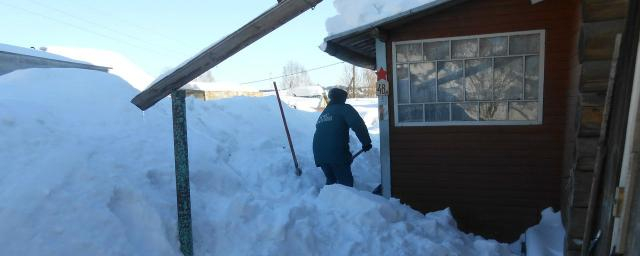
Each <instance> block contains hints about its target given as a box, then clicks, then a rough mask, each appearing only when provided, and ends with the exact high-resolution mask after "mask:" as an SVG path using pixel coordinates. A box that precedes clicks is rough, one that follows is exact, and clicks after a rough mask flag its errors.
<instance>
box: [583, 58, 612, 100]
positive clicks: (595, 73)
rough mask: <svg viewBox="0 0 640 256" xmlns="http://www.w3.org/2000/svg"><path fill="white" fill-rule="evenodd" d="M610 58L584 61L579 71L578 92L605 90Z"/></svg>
mask: <svg viewBox="0 0 640 256" xmlns="http://www.w3.org/2000/svg"><path fill="white" fill-rule="evenodd" d="M610 67H611V60H601V61H584V62H583V63H582V71H581V73H580V92H583V93H584V92H606V91H607V86H608V85H609V70H610V69H611V68H610Z"/></svg>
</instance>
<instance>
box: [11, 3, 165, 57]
mask: <svg viewBox="0 0 640 256" xmlns="http://www.w3.org/2000/svg"><path fill="white" fill-rule="evenodd" d="M0 4H1V5H4V6H8V7H10V8H13V9H17V10H21V11H23V12H26V13H29V14H32V15H36V16H39V17H42V18H45V19H49V20H53V21H56V22H59V23H62V24H65V25H67V26H70V27H73V28H75V29H78V30H81V31H84V32H87V33H90V34H94V35H97V36H100V37H104V38H106V39H109V40H113V41H116V42H119V43H122V44H127V45H129V46H132V47H135V48H139V49H143V50H145V53H149V52H146V51H154V52H156V53H158V54H166V52H160V51H156V50H154V49H151V48H146V47H143V46H140V45H136V44H132V43H129V42H127V41H122V40H118V39H116V38H113V37H111V36H109V35H105V34H102V33H98V32H95V31H91V30H88V29H86V28H84V27H81V26H78V25H75V24H73V23H70V22H66V21H64V20H61V19H57V18H53V17H50V16H47V15H44V14H41V13H38V12H34V11H31V10H28V9H25V8H22V7H18V6H15V5H11V4H8V3H5V2H0Z"/></svg>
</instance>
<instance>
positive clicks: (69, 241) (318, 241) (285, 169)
mask: <svg viewBox="0 0 640 256" xmlns="http://www.w3.org/2000/svg"><path fill="white" fill-rule="evenodd" d="M137 92H138V91H137V90H136V89H134V88H132V87H131V86H130V85H129V84H127V83H126V82H125V81H124V80H122V79H121V78H118V77H116V76H113V75H110V74H106V73H102V72H96V71H90V70H76V69H30V70H21V71H16V72H13V73H10V74H7V75H4V76H0V134H2V136H0V147H1V148H2V149H3V150H1V151H0V161H2V163H3V168H2V171H1V172H0V219H2V220H3V221H2V222H0V255H179V249H178V248H179V245H178V242H177V239H176V237H177V231H176V222H177V220H176V200H175V178H174V177H175V176H174V169H173V168H174V164H173V161H174V160H173V144H172V127H171V115H170V112H171V110H170V101H169V100H168V99H163V100H162V101H160V102H159V103H158V104H157V105H155V106H154V107H152V108H151V109H150V110H148V111H146V112H144V113H142V112H140V111H139V110H138V109H137V108H136V107H135V106H133V105H132V104H131V103H129V101H130V99H131V98H132V97H133V96H134V95H135V94H136V93H137ZM187 109H188V112H187V115H188V117H187V119H188V129H189V135H188V136H189V147H190V148H189V154H190V155H189V157H190V158H189V161H190V168H191V169H190V171H191V196H192V205H191V207H192V216H193V228H194V230H193V232H194V234H193V237H194V248H195V253H196V255H510V252H509V251H508V246H507V245H505V244H500V243H497V242H496V241H493V240H485V239H482V238H481V237H478V236H473V235H470V234H464V233H462V232H460V231H459V230H457V228H456V224H455V221H454V220H453V218H452V217H451V214H450V213H449V211H448V210H443V211H439V212H434V213H430V214H427V215H422V214H420V213H419V212H416V211H414V210H412V209H411V208H409V207H407V206H405V205H402V204H401V203H400V202H398V200H395V199H394V200H386V199H384V198H382V197H378V196H374V195H372V194H371V193H369V192H366V191H370V190H371V189H373V187H374V186H375V185H377V184H378V183H379V174H378V173H377V172H378V170H379V163H378V151H377V149H376V148H374V149H373V150H372V152H368V153H365V154H363V155H361V156H360V157H358V158H357V159H356V161H355V163H354V166H353V169H354V174H355V180H356V189H352V188H346V187H342V186H339V185H334V186H327V187H323V183H324V177H323V175H322V173H321V171H320V170H319V169H317V168H316V167H315V166H314V164H313V158H312V153H311V142H312V134H313V130H314V123H315V120H316V118H317V116H318V113H309V112H302V111H296V110H293V109H290V108H286V109H285V111H286V114H287V118H288V121H289V127H290V129H291V133H292V136H293V142H294V144H295V147H296V152H297V153H298V159H299V160H300V163H301V167H302V169H303V175H302V176H301V177H297V176H295V175H294V174H293V170H294V168H293V163H292V161H291V159H290V153H289V149H288V147H287V140H286V136H285V135H284V132H283V127H282V123H281V121H280V116H279V112H278V108H277V105H276V99H275V98H274V97H272V96H271V97H263V98H232V99H225V100H220V101H209V102H202V101H197V100H193V99H188V101H187ZM352 141H356V140H355V139H352ZM352 146H353V147H354V148H357V147H359V145H357V144H355V143H354V144H352ZM363 191H364V192H363Z"/></svg>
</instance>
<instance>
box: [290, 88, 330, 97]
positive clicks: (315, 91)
mask: <svg viewBox="0 0 640 256" xmlns="http://www.w3.org/2000/svg"><path fill="white" fill-rule="evenodd" d="M289 93H290V94H291V95H293V96H298V97H313V96H322V94H324V89H323V88H322V86H319V85H310V86H298V87H293V88H291V89H290V90H289Z"/></svg>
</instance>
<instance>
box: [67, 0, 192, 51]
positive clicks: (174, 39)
mask: <svg viewBox="0 0 640 256" xmlns="http://www.w3.org/2000/svg"><path fill="white" fill-rule="evenodd" d="M79 3H81V5H84V7H85V8H87V9H89V10H91V11H94V12H96V13H100V14H102V15H103V16H107V17H109V18H110V19H113V20H117V21H120V22H122V23H124V24H127V26H130V27H133V28H136V29H137V30H138V31H141V32H145V33H149V32H151V33H153V34H156V36H157V37H159V38H162V39H165V40H167V42H171V43H174V44H175V45H176V46H184V45H187V44H190V43H189V42H187V41H183V40H181V39H180V38H179V37H176V36H171V35H168V34H165V33H162V32H160V31H158V30H156V29H154V28H151V27H147V26H142V25H138V24H136V23H135V22H132V21H129V20H127V19H123V18H122V17H119V16H113V14H111V13H107V12H105V11H103V10H100V9H97V8H95V7H93V6H91V5H87V4H86V3H87V2H83V1H81V2H79ZM74 4H78V3H74ZM178 43H180V44H182V45H179V44H178Z"/></svg>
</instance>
